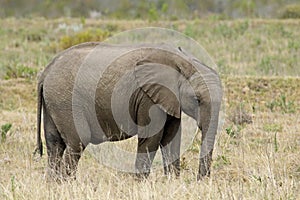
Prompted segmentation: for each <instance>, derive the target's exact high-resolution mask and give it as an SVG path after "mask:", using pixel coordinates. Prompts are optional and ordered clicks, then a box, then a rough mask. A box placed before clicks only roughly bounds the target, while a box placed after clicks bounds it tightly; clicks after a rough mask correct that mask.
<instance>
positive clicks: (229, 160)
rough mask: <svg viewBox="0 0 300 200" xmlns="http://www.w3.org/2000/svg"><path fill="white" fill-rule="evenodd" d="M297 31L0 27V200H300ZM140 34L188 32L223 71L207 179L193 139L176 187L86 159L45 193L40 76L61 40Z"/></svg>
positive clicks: (240, 23)
mask: <svg viewBox="0 0 300 200" xmlns="http://www.w3.org/2000/svg"><path fill="white" fill-rule="evenodd" d="M299 24H300V21H299V20H257V19H252V20H247V19H245V20H229V21H215V20H196V21H174V22H168V21H158V22H153V23H146V22H144V21H139V20H137V21H129V22H128V21H111V20H109V21H108V20H106V21H105V20H86V23H85V24H81V21H80V19H56V20H45V19H12V18H11V19H1V20H0V25H1V27H0V37H1V41H0V48H2V49H3V50H4V51H3V52H1V54H0V127H1V126H2V125H5V124H12V128H11V130H9V132H8V133H7V137H6V140H5V141H3V142H0V169H1V170H0V199H295V200H296V199H300V195H299V191H300V183H299V182H300V158H299V155H300V154H299V152H300V132H299V130H300V116H299V112H300V79H299V77H284V75H290V76H291V75H293V76H297V75H298V76H299V74H300V70H299V69H300V68H299V58H300V57H299V49H300V43H299V37H300V31H299V30H300V29H299V28H298V27H299ZM143 26H159V27H164V28H172V29H175V30H178V31H180V32H184V33H185V34H187V35H189V36H191V37H193V38H195V39H196V40H197V41H199V42H200V43H201V44H202V45H203V46H204V48H205V49H206V50H207V51H208V52H209V53H210V54H211V55H212V57H213V58H214V60H215V61H216V63H217V65H218V66H219V72H220V74H221V75H222V80H223V82H224V89H225V99H224V100H225V101H224V102H225V104H224V107H225V110H224V111H225V112H224V113H225V120H224V125H223V128H222V130H221V132H220V134H219V135H218V141H217V143H216V147H215V151H214V155H213V159H214V161H213V169H212V175H211V178H209V179H205V180H203V181H201V182H196V172H197V170H198V156H199V152H198V151H199V147H198V143H199V140H198V139H197V138H196V140H195V141H194V143H193V144H192V146H191V147H190V148H189V150H188V151H186V152H185V153H184V154H183V156H182V174H181V177H180V178H179V179H175V178H171V179H169V178H168V177H164V176H163V173H162V169H161V168H162V167H161V166H160V167H159V166H158V168H156V169H155V170H153V172H152V173H151V175H150V177H149V179H147V180H145V181H142V182H137V181H135V180H134V178H133V177H132V176H130V175H128V174H126V173H121V172H118V171H115V170H113V169H110V168H107V167H104V166H103V165H100V164H99V163H98V162H97V160H96V159H95V158H94V157H93V156H92V155H91V154H90V153H89V152H88V151H86V152H85V153H84V155H83V158H82V159H81V161H80V163H79V169H78V176H77V180H76V181H73V182H67V183H63V184H61V185H58V184H56V183H48V182H47V181H46V180H45V171H46V169H45V167H46V165H47V157H46V156H43V157H42V159H40V160H38V161H35V160H34V158H33V156H32V152H33V150H34V149H35V140H36V133H35V132H36V116H35V115H36V114H35V113H36V85H35V75H36V72H37V71H40V70H41V69H43V68H44V66H45V65H46V63H48V62H49V60H50V59H51V58H52V57H53V56H54V54H55V53H56V52H55V51H56V50H57V46H56V45H57V44H59V42H60V38H62V37H63V36H66V35H67V36H68V35H70V36H72V34H74V33H76V31H75V29H78V28H79V29H80V30H82V31H84V30H87V29H89V28H101V29H104V30H109V31H110V32H111V33H112V34H114V33H117V32H120V31H124V30H128V29H132V28H137V27H143ZM233 75H239V76H233ZM245 75H251V76H245ZM257 75H258V76H259V77H261V76H268V75H276V77H264V78H258V77H255V76H257ZM13 77H24V78H26V79H21V78H18V79H10V78H13ZM3 78H8V79H10V80H1V79H3ZM236 111H241V113H236ZM240 116H247V117H251V120H252V123H250V124H247V123H240V121H239V120H232V119H236V118H239V117H240ZM238 121H239V122H238ZM248 121H249V120H248ZM237 122H238V123H237ZM185 134H188V133H185ZM190 134H191V133H190Z"/></svg>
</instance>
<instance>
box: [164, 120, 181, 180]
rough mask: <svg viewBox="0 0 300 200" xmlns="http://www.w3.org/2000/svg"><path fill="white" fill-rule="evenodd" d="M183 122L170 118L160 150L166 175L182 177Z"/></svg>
mask: <svg viewBox="0 0 300 200" xmlns="http://www.w3.org/2000/svg"><path fill="white" fill-rule="evenodd" d="M180 122H181V120H180V119H178V118H175V117H171V116H168V120H167V122H166V126H165V129H164V134H163V138H162V140H161V144H160V148H161V153H162V158H163V165H164V173H165V175H171V174H172V173H174V174H175V176H176V177H179V175H180V143H181V124H180Z"/></svg>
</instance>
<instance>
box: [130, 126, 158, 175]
mask: <svg viewBox="0 0 300 200" xmlns="http://www.w3.org/2000/svg"><path fill="white" fill-rule="evenodd" d="M162 134H163V131H160V132H159V133H157V134H155V135H153V136H151V137H147V138H138V148H137V157H136V162H135V168H136V174H137V177H138V178H147V177H148V175H149V173H150V168H151V165H152V162H153V159H154V156H155V154H156V151H157V149H158V147H159V143H160V140H161V138H162Z"/></svg>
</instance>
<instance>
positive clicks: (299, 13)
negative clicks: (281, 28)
mask: <svg viewBox="0 0 300 200" xmlns="http://www.w3.org/2000/svg"><path fill="white" fill-rule="evenodd" d="M280 18H282V19H287V18H300V4H290V5H287V6H285V7H284V8H283V10H282V12H281V16H280Z"/></svg>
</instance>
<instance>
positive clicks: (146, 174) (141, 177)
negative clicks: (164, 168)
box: [135, 172, 150, 181]
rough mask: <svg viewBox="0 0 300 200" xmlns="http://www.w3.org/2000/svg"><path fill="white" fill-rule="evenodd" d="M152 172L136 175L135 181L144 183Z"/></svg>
mask: <svg viewBox="0 0 300 200" xmlns="http://www.w3.org/2000/svg"><path fill="white" fill-rule="evenodd" d="M149 174H150V172H146V173H136V174H135V180H137V181H143V180H145V179H147V178H148V177H149Z"/></svg>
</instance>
